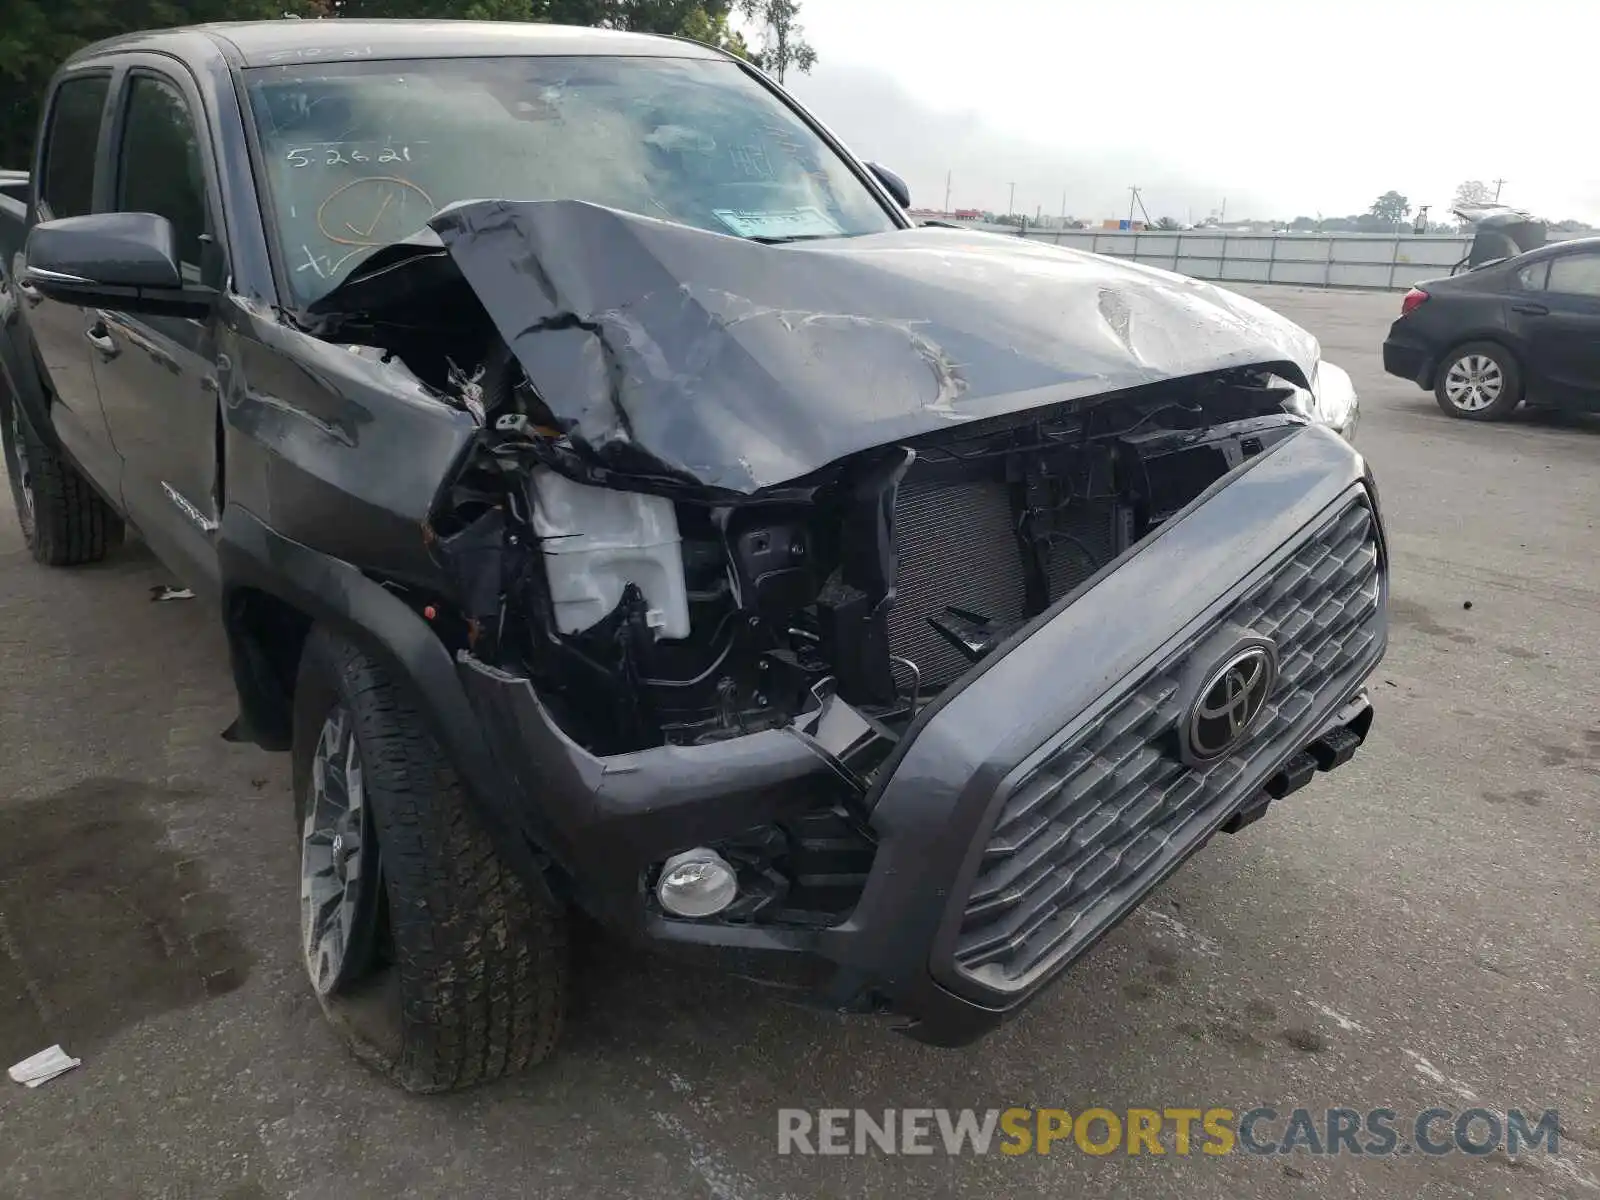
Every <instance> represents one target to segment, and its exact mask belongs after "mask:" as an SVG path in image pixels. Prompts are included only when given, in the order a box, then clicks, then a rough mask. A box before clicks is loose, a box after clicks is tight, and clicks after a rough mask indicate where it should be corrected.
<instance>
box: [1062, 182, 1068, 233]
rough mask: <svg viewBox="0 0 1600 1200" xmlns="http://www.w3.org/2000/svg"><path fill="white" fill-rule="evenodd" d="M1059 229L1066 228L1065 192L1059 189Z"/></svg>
mask: <svg viewBox="0 0 1600 1200" xmlns="http://www.w3.org/2000/svg"><path fill="white" fill-rule="evenodd" d="M1061 227H1062V228H1063V229H1065V228H1066V227H1067V190H1066V189H1065V188H1062V189H1061Z"/></svg>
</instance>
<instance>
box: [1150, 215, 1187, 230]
mask: <svg viewBox="0 0 1600 1200" xmlns="http://www.w3.org/2000/svg"><path fill="white" fill-rule="evenodd" d="M1156 228H1157V229H1178V228H1181V227H1180V226H1179V224H1178V222H1177V221H1175V220H1174V219H1173V218H1171V217H1162V218H1161V219H1160V220H1159V221H1157V222H1156Z"/></svg>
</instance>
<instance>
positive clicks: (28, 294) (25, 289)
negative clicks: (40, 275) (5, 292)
mask: <svg viewBox="0 0 1600 1200" xmlns="http://www.w3.org/2000/svg"><path fill="white" fill-rule="evenodd" d="M17 291H19V292H21V293H22V298H23V299H24V300H26V301H27V302H28V303H29V304H38V303H39V301H41V300H43V299H44V293H43V292H41V291H40V290H39V288H38V286H37V285H36V284H32V283H29V282H28V281H27V280H26V279H19V280H17Z"/></svg>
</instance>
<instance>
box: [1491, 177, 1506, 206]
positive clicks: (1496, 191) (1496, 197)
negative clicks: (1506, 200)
mask: <svg viewBox="0 0 1600 1200" xmlns="http://www.w3.org/2000/svg"><path fill="white" fill-rule="evenodd" d="M1504 183H1505V180H1504V179H1496V180H1495V181H1494V202H1495V203H1496V204H1499V203H1500V188H1501V185H1503V184H1504Z"/></svg>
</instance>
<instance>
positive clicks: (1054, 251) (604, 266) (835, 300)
mask: <svg viewBox="0 0 1600 1200" xmlns="http://www.w3.org/2000/svg"><path fill="white" fill-rule="evenodd" d="M430 225H431V228H432V230H433V233H434V235H436V237H437V241H434V239H433V237H430V236H429V235H427V234H426V233H425V234H424V235H422V236H419V237H413V238H410V239H407V241H406V242H404V243H398V244H396V245H394V246H391V247H388V248H387V249H386V250H384V251H379V252H378V253H377V254H375V255H374V256H373V257H372V258H371V259H370V260H368V262H367V263H366V264H364V265H363V266H362V267H360V268H358V269H357V271H356V272H355V273H353V274H352V275H351V277H350V278H349V279H348V280H346V281H345V283H344V284H342V285H340V287H339V288H336V289H334V290H333V291H332V292H330V293H329V295H328V296H326V297H324V299H323V300H321V301H319V302H318V303H317V304H316V305H314V306H313V311H314V312H317V313H320V314H332V315H337V314H339V313H341V312H355V311H360V312H363V313H367V314H371V313H373V312H374V311H375V310H378V309H381V308H382V307H383V306H384V305H385V304H389V303H396V302H398V301H397V300H396V299H395V298H404V297H406V296H408V295H409V296H411V297H412V298H413V300H414V299H415V291H414V289H413V288H412V287H410V286H399V285H400V284H402V283H404V282H405V281H406V277H407V276H408V275H410V276H412V277H413V280H416V279H422V278H424V277H427V278H432V279H434V280H439V279H442V278H443V277H444V276H445V273H446V272H447V271H448V266H447V264H444V263H443V257H442V256H441V254H440V252H439V244H440V243H442V245H443V246H444V247H445V248H446V249H447V251H448V254H449V256H450V258H451V259H452V260H453V262H454V264H455V270H456V271H459V274H460V276H461V277H464V278H465V280H466V282H467V284H468V285H469V286H470V287H471V289H472V290H473V292H474V293H475V294H476V296H477V297H478V299H479V300H480V301H481V302H482V304H483V306H484V308H485V309H486V311H487V312H488V315H489V317H490V318H491V320H492V321H493V322H494V324H495V326H496V328H497V329H498V330H499V332H500V334H501V336H502V337H503V338H504V339H505V340H506V342H507V344H508V345H510V347H511V349H512V350H513V352H514V353H515V354H516V357H517V359H518V360H519V361H520V363H521V364H522V367H523V369H524V370H525V371H526V372H527V375H528V379H529V381H530V382H531V383H532V385H533V387H534V388H535V390H536V391H537V392H538V393H539V395H540V397H541V398H542V399H543V400H544V402H545V404H546V405H547V406H548V407H549V408H550V410H551V411H552V413H553V414H554V416H555V417H556V419H557V421H558V422H560V423H561V424H562V426H563V430H564V432H565V433H566V434H567V436H568V437H569V438H570V439H571V442H572V444H573V446H574V447H575V448H576V449H577V450H579V451H580V452H581V453H584V454H586V455H587V456H589V457H590V458H591V459H593V460H595V461H597V462H598V463H599V464H600V465H602V466H605V467H609V468H610V469H613V470H617V471H619V472H630V471H631V472H634V473H640V474H642V473H646V472H649V471H660V470H661V469H662V468H665V469H666V471H667V472H669V473H671V474H673V475H676V476H678V477H680V478H687V479H690V480H693V481H695V482H697V483H698V484H701V485H703V486H706V487H709V488H715V489H723V490H728V491H732V492H738V493H750V492H753V491H756V490H758V489H760V488H763V487H769V486H772V485H775V484H779V483H785V482H788V481H791V480H794V479H798V478H800V477H802V476H804V475H808V474H810V473H811V472H813V471H816V470H818V469H819V468H821V467H823V466H826V465H828V464H829V463H832V462H835V461H837V460H839V459H841V458H844V457H845V456H847V455H850V454H853V453H856V452H858V451H861V450H865V449H867V448H869V447H872V446H879V445H884V444H886V443H891V442H895V441H898V440H902V439H905V438H910V437H914V436H916V435H919V434H923V433H929V432H932V431H935V430H937V429H940V428H944V427H948V426H949V425H951V424H952V423H958V422H966V421H972V420H976V419H979V418H983V417H992V416H1000V415H1004V414H1007V413H1013V412H1018V411H1022V410H1026V409H1030V408H1037V407H1040V406H1043V405H1048V404H1057V403H1061V402H1063V401H1070V400H1077V399H1082V398H1086V397H1091V396H1096V395H1101V394H1105V393H1109V392H1115V391H1120V390H1123V389H1126V388H1130V387H1136V386H1139V385H1143V384H1152V383H1159V382H1162V381H1165V380H1170V379H1177V378H1182V377H1185V376H1190V375H1198V374H1202V373H1205V372H1210V371H1218V370H1223V369H1226V368H1229V367H1242V366H1254V365H1258V364H1264V363H1275V364H1288V365H1289V368H1290V370H1291V372H1294V373H1298V374H1299V375H1300V376H1302V382H1303V383H1305V384H1307V385H1308V384H1309V382H1310V378H1311V372H1312V368H1313V366H1314V364H1315V363H1316V360H1317V358H1318V355H1319V350H1318V347H1317V343H1316V340H1315V339H1314V338H1312V337H1311V336H1310V335H1309V334H1307V333H1306V332H1305V331H1304V330H1302V329H1300V328H1299V327H1298V326H1296V325H1294V324H1292V323H1291V322H1289V321H1287V320H1285V319H1284V318H1282V317H1280V316H1278V315H1277V314H1275V313H1273V312H1271V311H1270V310H1268V309H1266V308H1264V307H1263V306H1261V305H1259V304H1256V303H1255V302H1254V301H1251V300H1247V299H1245V298H1243V297H1241V296H1235V295H1232V294H1230V293H1228V292H1224V291H1222V290H1221V289H1219V288H1216V287H1213V286H1211V285H1210V284H1205V283H1201V282H1199V281H1196V280H1191V279H1186V278H1184V277H1182V276H1178V275H1173V274H1170V273H1168V272H1163V271H1157V270H1154V269H1152V268H1148V267H1141V266H1137V265H1134V264H1128V263H1121V262H1116V261H1114V260H1110V259H1105V258H1100V257H1098V256H1095V255H1092V254H1085V253H1082V252H1078V251H1074V250H1070V249H1066V248H1062V247H1056V246H1043V245H1037V244H1034V243H1030V242H1027V241H1025V240H1024V239H1020V238H1004V237H998V236H995V235H991V234H983V233H973V232H969V231H962V230H947V229H938V228H929V227H923V228H917V229H909V230H900V231H896V232H891V233H882V234H873V235H869V236H865V237H854V238H835V239H827V240H821V241H807V242H795V243H791V244H786V245H766V244H762V243H759V242H753V241H747V240H743V239H740V238H737V237H730V236H727V235H724V234H718V233H712V232H708V231H706V230H701V229H695V228H691V227H688V226H683V225H677V224H673V223H671V222H667V221H661V220H656V219H653V218H649V217H642V216H635V215H632V214H628V213H622V212H618V211H615V210H612V209H607V208H601V207H598V206H595V205H591V204H584V203H580V202H577V201H565V200H563V201H538V202H512V201H504V200H477V201H469V202H465V203H462V204H457V205H453V206H451V207H449V208H446V209H444V210H442V211H441V212H439V213H437V214H435V216H434V217H433V218H432V220H431V222H430ZM450 274H453V272H450Z"/></svg>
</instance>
